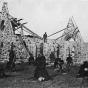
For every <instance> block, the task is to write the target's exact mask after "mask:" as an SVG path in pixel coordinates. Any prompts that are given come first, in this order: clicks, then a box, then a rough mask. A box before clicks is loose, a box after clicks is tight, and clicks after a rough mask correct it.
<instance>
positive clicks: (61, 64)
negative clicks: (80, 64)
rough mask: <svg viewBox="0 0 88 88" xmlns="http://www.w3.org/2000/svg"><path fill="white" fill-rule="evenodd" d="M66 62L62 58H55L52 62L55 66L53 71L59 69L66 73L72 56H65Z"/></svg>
mask: <svg viewBox="0 0 88 88" xmlns="http://www.w3.org/2000/svg"><path fill="white" fill-rule="evenodd" d="M66 61H67V64H66V63H64V60H62V59H61V58H59V57H58V58H56V59H55V62H54V67H55V68H56V69H55V71H61V72H63V73H66V72H67V71H68V72H69V70H70V69H69V67H70V66H71V65H72V62H73V61H72V57H71V56H70V55H69V56H68V57H67V58H66Z"/></svg>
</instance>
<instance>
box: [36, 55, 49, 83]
mask: <svg viewBox="0 0 88 88" xmlns="http://www.w3.org/2000/svg"><path fill="white" fill-rule="evenodd" d="M34 78H36V79H40V78H42V79H43V81H45V80H49V79H50V76H49V74H48V72H47V70H46V59H45V56H43V55H39V56H38V58H37V59H36V68H35V71H34Z"/></svg>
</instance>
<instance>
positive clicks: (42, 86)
mask: <svg viewBox="0 0 88 88" xmlns="http://www.w3.org/2000/svg"><path fill="white" fill-rule="evenodd" d="M34 69H35V67H33V66H31V67H30V66H28V65H26V64H24V63H23V64H20V65H16V71H14V72H6V75H7V76H6V78H0V88H88V83H87V81H85V82H83V83H82V78H76V74H77V71H78V69H79V67H78V66H72V67H71V68H70V69H71V70H70V72H69V73H67V74H62V73H61V72H54V68H53V67H51V68H49V67H47V71H48V73H49V74H50V76H51V77H52V78H53V80H49V81H44V82H39V81H34V80H33V79H32V77H33V75H34Z"/></svg>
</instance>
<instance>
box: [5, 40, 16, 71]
mask: <svg viewBox="0 0 88 88" xmlns="http://www.w3.org/2000/svg"><path fill="white" fill-rule="evenodd" d="M13 47H14V45H13V42H12V43H11V49H10V50H9V62H8V63H7V66H6V67H7V69H10V70H11V71H12V70H13V68H14V67H15V62H14V61H15V58H16V57H15V51H14V50H13Z"/></svg>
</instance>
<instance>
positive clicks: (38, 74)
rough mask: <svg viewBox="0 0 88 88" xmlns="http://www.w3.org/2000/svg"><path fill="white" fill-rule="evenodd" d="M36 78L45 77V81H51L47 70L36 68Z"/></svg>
mask: <svg viewBox="0 0 88 88" xmlns="http://www.w3.org/2000/svg"><path fill="white" fill-rule="evenodd" d="M34 77H35V78H37V79H38V78H39V77H43V78H44V79H45V80H49V79H50V76H49V74H48V72H47V70H46V68H38V67H36V68H35V72H34Z"/></svg>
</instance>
